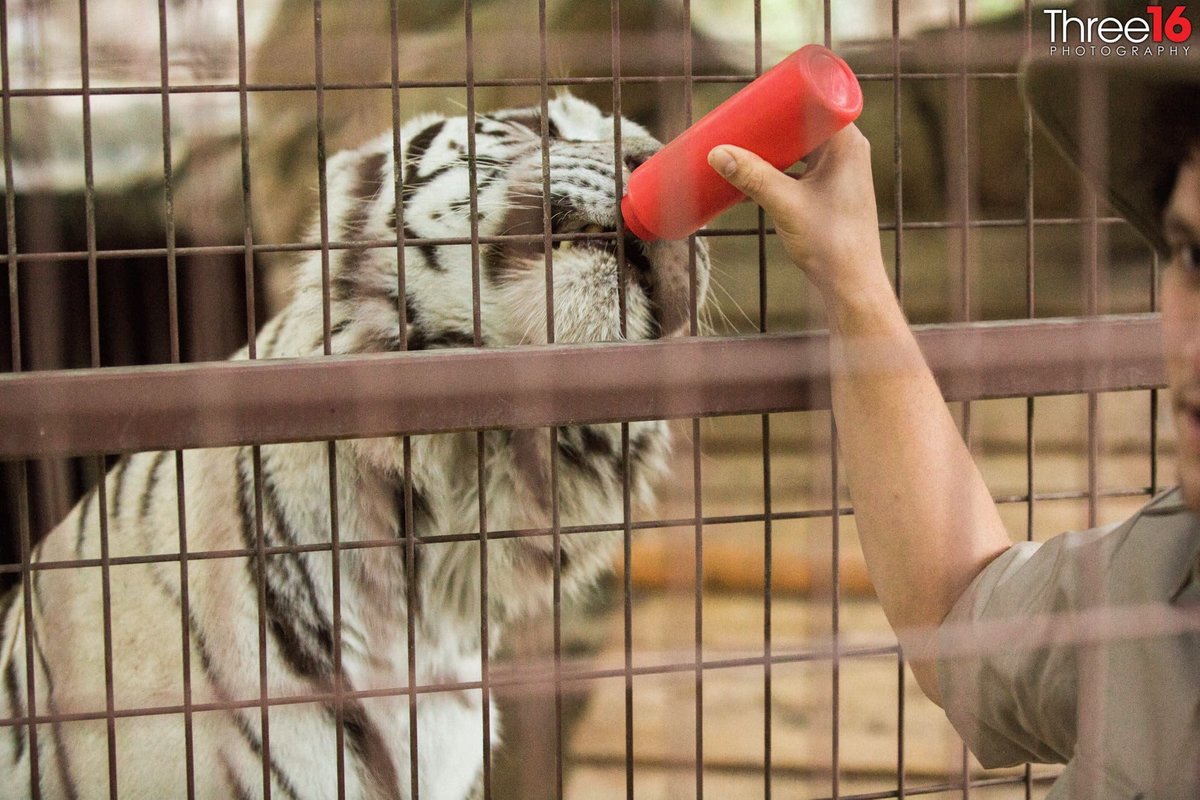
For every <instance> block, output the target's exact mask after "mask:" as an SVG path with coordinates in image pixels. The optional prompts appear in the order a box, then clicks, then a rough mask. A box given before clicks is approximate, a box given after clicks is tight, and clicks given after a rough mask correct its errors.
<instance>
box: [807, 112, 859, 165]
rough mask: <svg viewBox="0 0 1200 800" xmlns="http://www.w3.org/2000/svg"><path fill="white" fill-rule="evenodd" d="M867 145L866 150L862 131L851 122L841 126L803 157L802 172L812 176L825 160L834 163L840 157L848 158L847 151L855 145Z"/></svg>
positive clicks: (851, 149)
mask: <svg viewBox="0 0 1200 800" xmlns="http://www.w3.org/2000/svg"><path fill="white" fill-rule="evenodd" d="M863 146H865V147H867V148H868V152H869V148H870V145H869V144H867V139H866V137H865V136H863V133H862V131H860V130H859V129H858V126H857V125H854V124H853V123H851V124H849V125H847V126H846V127H845V128H842V129H841V130H840V131H838V132H837V133H835V134H834V135H833V136H831V137H829V139H827V140H826V141H824V142H822V143H821V145H820V146H819V147H817V149H815V150H813V151H812V152H811V153H809V154H808V155H807V156H805V158H804V174H805V175H806V176H808V177H810V178H811V177H812V176H813V175H815V174H817V170H818V169H820V168H821V164H823V163H826V162H833V163H836V162H838V161H840V160H842V159H845V158H848V157H849V156H848V153H850V152H851V151H853V150H854V148H856V147H863Z"/></svg>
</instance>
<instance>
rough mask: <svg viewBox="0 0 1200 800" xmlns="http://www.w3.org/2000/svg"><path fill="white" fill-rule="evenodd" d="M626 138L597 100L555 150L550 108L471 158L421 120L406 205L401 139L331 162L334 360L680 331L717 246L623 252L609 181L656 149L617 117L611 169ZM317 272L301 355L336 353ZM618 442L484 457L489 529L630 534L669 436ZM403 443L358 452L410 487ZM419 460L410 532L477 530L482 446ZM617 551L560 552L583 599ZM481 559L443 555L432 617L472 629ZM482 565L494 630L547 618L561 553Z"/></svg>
mask: <svg viewBox="0 0 1200 800" xmlns="http://www.w3.org/2000/svg"><path fill="white" fill-rule="evenodd" d="M613 123H614V120H613V118H612V116H609V115H605V114H604V113H602V112H601V111H600V110H599V109H597V108H596V107H595V106H592V105H591V104H589V103H586V102H584V101H581V100H578V99H576V98H574V97H571V96H569V95H564V96H561V97H558V98H556V99H554V100H553V101H551V102H550V103H549V104H548V118H547V119H546V120H545V125H544V127H545V129H546V131H547V132H548V134H549V136H548V146H547V147H543V138H542V131H543V120H542V117H541V113H540V110H539V109H536V108H533V109H511V110H505V111H500V112H496V113H491V114H486V115H478V116H476V117H475V121H474V126H473V129H472V131H471V133H472V136H473V141H474V154H473V156H474V157H473V158H472V154H471V152H470V147H469V140H468V121H467V118H465V117H456V118H444V117H440V116H424V117H419V118H417V119H414V120H412V121H411V122H409V123H408V124H406V125H405V126H404V127H403V128H402V129H401V131H400V135H399V152H400V153H401V160H400V175H399V177H400V178H401V180H400V186H401V189H400V203H399V207H397V202H396V193H397V192H396V186H397V180H396V179H397V175H396V172H395V170H394V164H395V161H394V155H393V153H394V152H395V151H396V148H397V145H396V142H395V140H394V139H393V137H392V135H390V134H389V135H386V136H384V137H381V138H379V139H377V140H375V141H373V142H370V143H368V144H367V145H365V146H363V147H361V148H359V149H358V150H354V151H351V152H347V153H342V154H339V155H336V156H334V157H332V158H330V160H329V162H328V165H327V187H328V191H327V193H326V196H327V198H328V208H327V217H326V218H327V220H328V240H329V242H330V249H329V257H328V276H329V308H330V319H329V323H330V331H329V332H330V335H331V344H332V351H333V352H334V353H364V352H365V353H369V352H386V351H393V350H402V349H407V350H429V349H435V348H450V347H471V346H473V345H475V344H476V343H477V342H478V343H479V344H482V345H485V346H501V345H521V344H542V343H546V342H548V341H550V340H551V327H550V326H551V324H552V325H553V336H552V339H553V341H554V342H557V343H583V342H599V341H617V340H645V339H654V338H660V337H667V336H674V335H679V334H684V333H687V332H688V331H689V330H690V329H691V328H692V326H693V319H694V317H693V313H694V312H693V309H699V308H700V306H701V305H702V304H703V302H704V298H705V295H706V292H707V290H708V283H709V257H708V250H707V247H706V246H705V244H704V242H703V241H701V240H696V241H695V242H694V244H693V243H689V242H655V243H644V242H641V241H639V240H637V239H634V238H633V237H624V238H623V239H622V240H620V241H618V236H617V233H616V230H617V227H618V224H617V213H618V211H617V209H618V201H619V197H618V195H617V191H616V189H617V175H616V170H617V169H620V170H621V171H622V177H623V179H624V182H625V184H626V185H627V183H628V179H629V175H630V173H631V171H632V170H633V169H634V168H635V167H637V166H638V165H639V164H640V163H641V162H642V161H644V160H645V159H646V158H648V157H649V156H650V155H651V154H652V153H654V152H655V151H656V150H657V149H658V148H659V143H658V142H656V141H655V140H654V139H653V138H651V137H650V136H649V135H648V134H647V132H646V131H645V129H644V128H642V127H641V126H639V125H637V124H635V123H633V122H629V121H627V120H622V122H621V125H622V137H621V150H622V152H621V153H620V155H619V156H618V155H617V154H616V152H615V147H614V136H613ZM472 162H473V163H472ZM547 173H548V174H547ZM547 188H548V192H547ZM472 214H474V220H473V219H472ZM547 217H548V218H549V229H548V230H547V229H546V226H545V224H544V221H545V220H546V218H547ZM547 243H549V252H547ZM323 274H324V264H323V259H322V258H317V257H316V255H315V254H314V255H313V256H311V257H309V258H308V259H306V261H305V263H304V266H303V267H302V273H301V282H300V286H299V292H298V294H297V297H296V298H295V300H294V302H293V305H292V307H291V310H290V312H288V311H285V312H284V316H285V317H287V316H288V315H289V313H290V314H291V315H292V316H294V317H299V318H302V319H303V322H302V323H299V324H301V325H302V326H303V329H304V330H305V331H306V333H304V334H303V335H300V336H295V337H291V338H292V339H293V340H295V341H299V342H301V343H302V344H301V346H302V347H308V348H309V349H308V350H307V352H295V353H292V354H294V355H315V354H319V353H321V352H323V349H324V325H323V321H322V317H323V313H324V312H323V301H324V298H323V295H322V288H323V286H322V282H323ZM401 298H403V300H401ZM402 315H403V318H404V320H405V322H406V327H405V328H404V330H403V335H402V332H401V328H400V321H401V317H402ZM551 319H552V320H553V322H552V323H551V322H550V320H551ZM283 338H284V339H287V338H289V337H287V336H285V337H283ZM305 342H306V343H307V344H303V343H305ZM266 349H267V350H268V351H270V350H271V348H270V347H268V348H266ZM268 355H283V353H279V352H278V351H276V352H275V353H268ZM623 436H624V433H623V429H622V426H620V425H617V424H605V425H588V426H574V427H563V428H559V429H558V430H557V432H556V433H555V434H554V436H553V437H552V435H551V432H550V431H549V430H548V429H523V430H515V431H489V432H488V433H487V434H486V436H485V437H484V439H483V440H481V441H483V442H484V445H483V446H484V447H485V450H486V452H485V453H484V454H483V458H484V459H485V461H486V463H487V465H488V467H487V468H488V481H489V483H488V490H487V498H488V512H487V515H488V517H487V518H488V523H489V526H490V527H491V529H492V530H504V529H506V528H512V529H514V530H515V529H537V528H543V527H545V526H547V525H548V524H549V520H550V518H551V514H550V511H551V500H550V498H551V497H552V496H554V497H557V498H558V505H557V510H558V512H559V514H560V520H561V522H562V524H563V525H576V526H579V525H582V526H585V527H586V526H589V525H592V524H598V523H613V522H616V521H619V520H620V519H621V514H622V501H623V493H624V491H625V487H626V486H628V487H629V491H630V492H631V494H632V496H633V498H634V500H635V501H637V502H638V503H639V504H641V505H648V504H649V503H650V502H651V501H652V494H653V491H652V489H653V484H654V483H655V481H656V479H657V478H659V477H661V476H662V475H663V474H665V472H666V469H667V463H666V455H667V451H668V449H669V440H670V435H669V428H668V426H667V425H666V423H664V422H661V421H653V420H650V421H638V422H633V423H630V424H629V426H628V447H627V448H626V447H625V446H624V442H623ZM400 444H401V443H400V441H399V440H396V439H363V440H354V442H353V443H352V446H353V447H354V448H355V451H356V452H357V454H358V456H359V457H360V458H361V459H362V460H363V461H364V462H366V463H368V464H370V465H372V466H373V467H374V468H376V469H377V470H378V471H379V472H381V473H383V474H385V475H387V476H389V477H390V478H393V479H394V478H400V477H403V476H402V475H400V474H399V469H398V464H399V463H400ZM413 448H414V450H413V459H412V463H413V467H412V472H411V475H410V479H411V481H412V484H413V486H412V489H413V492H414V496H415V498H416V500H415V501H414V507H415V508H416V509H417V510H418V512H419V513H418V514H417V518H416V519H415V521H414V525H415V526H416V528H417V530H418V531H420V532H440V533H450V534H459V533H469V532H470V531H472V530H475V528H474V527H473V526H474V525H476V524H477V521H476V517H477V507H476V498H477V495H476V491H477V482H476V465H477V458H478V457H479V456H480V454H479V453H478V450H477V440H476V437H475V435H474V434H445V435H435V436H431V437H417V439H416V440H415V441H414V444H413ZM552 451H556V452H557V462H556V463H557V465H558V470H557V477H556V478H554V477H552V469H551V452H552ZM626 459H628V460H626ZM626 471H628V473H629V474H628V476H626ZM626 477H628V482H626ZM555 486H556V487H557V491H555V488H554V487H555ZM418 501H419V502H418ZM619 541H620V533H619V532H616V533H613V532H607V533H595V534H592V533H588V534H585V535H579V534H576V535H572V536H569V537H564V541H563V543H562V558H563V574H564V576H565V577H566V579H567V582H566V583H565V584H564V585H565V586H567V587H576V586H583V585H586V584H587V582H588V580H589V578H590V577H591V576H595V575H596V574H597V573H598V572H599V571H600V570H601V569H603V568H604V567H605V565H606V564H607V563H608V562H607V559H608V555H607V554H608V553H609V552H610V551H611V548H612V547H613V546H614V545H615V543H617V542H619ZM475 548H476V546H475V545H474V544H471V543H463V544H459V545H456V546H455V547H450V548H446V549H445V551H444V552H443V553H442V554H441V555H438V556H437V557H436V559H435V558H434V557H433V555H432V553H437V552H439V551H437V550H433V551H430V553H431V555H430V558H429V559H428V560H427V561H426V562H425V567H424V569H427V570H428V571H429V574H430V575H431V576H437V579H436V580H434V579H433V578H431V579H430V586H431V587H435V588H431V589H430V590H429V591H431V592H438V591H441V592H449V593H451V594H452V595H453V597H447V598H443V599H442V600H440V601H437V602H436V603H435V604H436V605H439V606H441V607H456V608H458V609H460V611H461V612H462V614H463V615H464V618H465V617H466V616H468V615H469V610H470V609H472V608H476V607H477V600H476V599H474V597H475V596H474V595H473V594H472V593H471V591H466V592H464V591H462V590H463V589H464V588H470V587H474V589H472V591H475V592H477V591H478V587H477V586H476V581H475V579H474V577H473V576H475V575H476V574H477V572H478V570H477V568H476V567H474V566H472V564H473V563H474V562H473V561H472V558H474V557H475V556H474V555H473V554H474V553H475V552H476V551H475ZM489 553H490V554H491V559H492V560H493V561H495V562H496V563H495V564H493V566H494V567H495V569H494V570H493V571H492V573H491V581H492V583H493V587H494V588H495V591H494V592H492V594H491V595H490V596H491V597H492V599H493V603H495V604H496V607H495V608H494V609H493V612H494V613H495V614H496V616H497V618H500V617H502V616H503V617H507V616H511V615H516V614H519V613H520V612H521V609H524V608H527V607H531V605H536V603H535V601H534V598H535V595H536V593H535V592H533V591H531V590H530V588H529V587H530V586H534V585H537V579H544V578H546V576H547V575H548V574H549V572H548V570H550V569H551V566H550V565H551V560H552V552H551V548H550V544H549V539H548V538H547V537H542V538H537V537H535V538H517V539H509V540H502V541H499V542H497V543H494V544H493V545H492V546H491V547H490V548H489ZM530 579H535V580H532V581H531V580H530ZM501 598H502V600H501ZM427 600H429V602H431V603H434V600H433V599H432V598H427ZM538 602H540V600H539V601H538Z"/></svg>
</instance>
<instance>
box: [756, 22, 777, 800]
mask: <svg viewBox="0 0 1200 800" xmlns="http://www.w3.org/2000/svg"><path fill="white" fill-rule="evenodd" d="M762 70H763V58H762V0H754V74H755V76H758V75H761V74H762ZM755 223H756V231H755V237H756V240H757V241H756V244H757V246H758V248H757V249H758V330H759V333H764V334H765V333H766V332H767V327H768V324H767V315H768V295H767V233H766V231H767V220H766V213H765V212H764V211H763V210H762V207H761V206H760V207H759V208H758V209H757V211H756V214H755ZM761 427H762V483H763V798H764V800H771V784H772V780H771V777H772V776H771V744H772V742H771V724H772V717H773V715H772V703H771V699H772V697H771V678H772V675H771V652H772V639H771V623H772V618H771V612H772V607H771V583H772V573H773V563H772V558H773V544H774V536H773V534H774V530H773V520H772V518H771V511H772V502H771V500H772V496H771V416H770V415H769V414H763V415H762V426H761Z"/></svg>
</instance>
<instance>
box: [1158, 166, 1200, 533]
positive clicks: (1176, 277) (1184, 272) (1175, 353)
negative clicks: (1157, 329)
mask: <svg viewBox="0 0 1200 800" xmlns="http://www.w3.org/2000/svg"><path fill="white" fill-rule="evenodd" d="M1164 222H1165V231H1166V235H1167V241H1168V242H1169V243H1170V245H1171V264H1170V266H1169V267H1168V268H1167V271H1166V274H1165V277H1164V278H1163V291H1162V320H1163V338H1164V345H1165V350H1166V358H1167V378H1168V380H1169V382H1170V386H1171V400H1172V411H1173V415H1174V417H1175V429H1176V431H1177V433H1178V441H1179V484H1180V487H1181V488H1182V490H1183V496H1184V499H1185V500H1186V501H1187V504H1188V505H1189V506H1191V508H1192V509H1194V510H1196V511H1200V146H1197V147H1194V148H1193V149H1192V151H1191V156H1190V158H1189V159H1188V160H1187V161H1185V162H1184V164H1183V166H1182V167H1181V168H1180V170H1179V175H1178V177H1177V178H1176V182H1175V189H1174V191H1173V192H1172V194H1171V199H1170V201H1169V203H1168V204H1167V209H1166V213H1165V217H1164Z"/></svg>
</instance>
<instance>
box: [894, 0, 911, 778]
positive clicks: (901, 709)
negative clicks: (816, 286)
mask: <svg viewBox="0 0 1200 800" xmlns="http://www.w3.org/2000/svg"><path fill="white" fill-rule="evenodd" d="M901 72H902V61H901V58H900V0H892V162H893V163H892V169H893V172H892V181H893V195H892V202H893V205H894V209H893V213H894V217H893V222H894V224H895V228H896V230H895V234H894V236H895V238H894V245H893V246H894V249H895V254H894V259H895V260H894V262H893V264H894V268H893V274H894V276H895V283H896V302H897V303H899V304H900V306H901V307H903V306H904V128H903V117H902V109H903V102H902V101H903V92H902V89H903V82H902V78H901ZM896 670H897V676H896V692H897V700H896V797H897V798H900V800H904V797H905V795H906V793H907V787H906V786H905V762H904V751H905V740H904V717H905V701H906V696H905V686H906V685H907V684H906V682H905V658H904V650H903V649H902V648H899V647H897V648H896Z"/></svg>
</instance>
